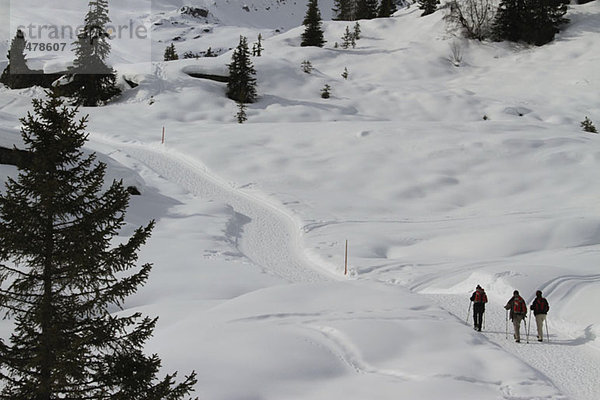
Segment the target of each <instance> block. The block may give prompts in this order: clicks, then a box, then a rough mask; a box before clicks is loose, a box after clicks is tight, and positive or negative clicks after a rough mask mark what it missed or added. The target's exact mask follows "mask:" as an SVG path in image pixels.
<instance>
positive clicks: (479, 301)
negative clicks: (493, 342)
mask: <svg viewBox="0 0 600 400" xmlns="http://www.w3.org/2000/svg"><path fill="white" fill-rule="evenodd" d="M471 301H472V302H473V323H474V328H473V329H475V330H476V331H479V332H481V322H482V321H483V313H484V312H485V303H487V296H486V294H485V290H483V288H482V287H481V286H479V285H477V288H476V289H475V292H473V294H472V295H471Z"/></svg>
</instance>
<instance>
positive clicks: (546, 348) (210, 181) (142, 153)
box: [89, 135, 600, 400]
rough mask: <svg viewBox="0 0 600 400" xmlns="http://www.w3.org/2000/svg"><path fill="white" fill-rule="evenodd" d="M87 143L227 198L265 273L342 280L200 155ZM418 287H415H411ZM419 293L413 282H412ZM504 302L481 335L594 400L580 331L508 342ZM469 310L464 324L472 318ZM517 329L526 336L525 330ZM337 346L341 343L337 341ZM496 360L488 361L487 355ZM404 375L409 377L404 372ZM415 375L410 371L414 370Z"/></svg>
mask: <svg viewBox="0 0 600 400" xmlns="http://www.w3.org/2000/svg"><path fill="white" fill-rule="evenodd" d="M89 144H90V147H92V148H94V147H96V146H100V147H104V146H107V147H109V148H111V149H115V150H114V151H117V152H121V153H122V155H124V156H126V157H131V158H132V159H133V160H136V161H138V162H140V163H142V164H144V165H145V166H146V167H148V168H149V169H151V170H152V171H154V172H155V173H156V174H158V175H160V176H162V177H163V178H164V179H166V180H168V181H171V182H173V183H176V184H178V185H180V186H181V187H183V188H184V189H185V190H187V191H189V192H190V193H191V194H193V195H196V196H199V197H202V198H206V199H210V200H213V201H218V202H221V203H223V204H227V205H229V206H230V207H232V209H233V210H234V212H235V218H234V219H235V220H237V221H238V222H236V221H233V222H232V223H234V224H237V225H236V227H233V228H229V227H228V229H234V230H239V232H236V236H238V235H239V237H240V241H239V243H237V247H238V249H239V251H240V252H241V253H242V254H243V255H244V256H245V257H247V258H248V259H249V260H251V261H252V262H253V263H254V264H256V265H257V266H258V267H260V268H262V269H263V270H264V271H265V272H266V273H270V274H273V275H276V276H279V277H281V278H283V279H285V280H287V281H288V282H292V283H293V282H323V281H329V280H332V279H340V278H341V276H340V275H336V274H334V273H333V272H332V273H328V271H326V270H325V269H319V270H316V269H315V267H314V265H315V260H310V259H309V258H308V256H307V254H306V253H305V250H304V247H303V240H302V230H301V226H300V224H299V223H298V222H297V221H296V220H295V219H294V216H293V215H291V214H290V213H289V212H288V211H287V210H286V209H285V207H283V206H280V205H277V204H275V203H274V202H272V200H270V199H268V198H266V197H260V196H259V195H255V194H251V193H248V192H247V191H245V190H241V189H239V188H236V187H234V186H232V185H231V184H230V183H228V182H226V181H224V180H222V179H221V178H218V177H216V176H214V175H212V174H211V173H210V172H209V171H208V170H207V168H206V167H205V166H204V165H202V164H201V163H200V162H199V161H198V160H195V159H193V158H190V157H188V156H185V155H184V154H181V153H179V152H176V151H171V150H169V149H165V148H164V147H162V146H157V145H151V144H144V143H137V142H121V141H117V140H115V139H111V138H107V137H103V136H98V135H94V136H93V137H92V138H91V139H90V143H89ZM414 289H417V288H413V290H414ZM417 292H418V289H417ZM423 295H424V296H427V297H429V298H431V299H432V301H434V302H435V303H438V304H439V305H440V306H441V307H442V308H443V309H445V310H446V311H448V312H449V313H450V314H452V315H454V316H456V318H457V319H459V320H461V321H462V322H463V323H464V322H465V316H466V310H467V305H468V297H467V296H465V297H462V296H458V295H448V294H435V293H433V294H432V293H427V294H423ZM502 306H503V304H502V305H501V304H494V303H493V302H492V303H491V304H488V307H487V308H486V314H485V315H486V326H485V329H484V332H482V335H484V336H485V337H486V338H487V339H488V340H489V341H490V342H491V343H494V344H495V345H498V346H500V347H501V348H503V349H504V350H505V351H507V352H508V353H511V354H513V355H514V356H516V357H518V358H519V359H521V360H522V361H524V362H525V363H527V364H528V365H530V366H531V367H532V368H534V369H535V370H537V371H538V372H539V373H540V374H541V375H543V376H545V377H546V378H548V379H549V380H550V381H552V382H553V383H554V384H555V385H556V387H557V388H558V389H559V390H561V391H562V392H563V393H565V394H566V395H567V396H568V397H569V398H570V399H573V400H591V399H595V398H596V395H597V394H598V393H600V379H598V371H597V366H598V365H600V352H599V351H598V350H597V349H596V348H593V347H592V346H590V345H587V344H586V343H587V342H588V341H589V338H588V337H586V333H585V332H584V333H583V336H581V337H578V338H573V337H568V336H567V335H566V334H564V333H562V332H559V331H555V330H554V329H553V327H552V316H551V314H550V315H549V317H548V318H549V326H550V342H543V343H539V342H537V340H535V333H533V332H534V331H535V327H532V335H531V336H530V341H529V342H530V343H529V344H527V343H525V340H523V342H522V343H520V344H518V343H514V341H513V339H512V324H510V322H509V324H508V339H507V334H506V323H505V322H506V321H505V310H504V308H503V307H502ZM470 318H471V316H469V320H468V322H467V324H469V325H471V319H470ZM319 331H320V333H321V334H323V335H325V336H326V337H328V338H330V339H332V341H333V342H335V343H338V344H339V343H340V340H338V339H339V338H338V337H337V334H336V332H334V331H331V330H330V329H329V328H320V329H319ZM522 335H523V337H525V334H524V331H523V330H522ZM342 347H343V346H342ZM342 350H343V351H341V352H342V353H343V354H345V355H346V357H344V358H347V362H348V363H349V364H350V365H351V366H353V367H354V368H356V369H358V370H364V371H366V372H369V373H381V374H384V375H389V376H394V377H400V376H397V374H396V373H393V371H392V372H390V371H378V370H374V369H373V368H371V367H370V366H368V365H363V363H362V362H360V358H358V357H357V356H355V355H353V353H352V352H351V351H349V350H344V349H342ZM490 362H494V360H490ZM402 378H407V376H402ZM413 378H414V377H413Z"/></svg>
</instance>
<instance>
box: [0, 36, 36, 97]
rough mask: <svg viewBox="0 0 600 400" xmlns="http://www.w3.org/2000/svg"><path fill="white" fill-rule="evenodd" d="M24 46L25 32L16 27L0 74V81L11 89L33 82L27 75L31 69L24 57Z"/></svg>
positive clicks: (31, 84)
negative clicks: (6, 62) (6, 59)
mask: <svg viewBox="0 0 600 400" xmlns="http://www.w3.org/2000/svg"><path fill="white" fill-rule="evenodd" d="M26 46H27V41H26V40H25V34H24V33H23V31H22V30H20V29H18V30H17V33H16V35H15V37H14V38H13V40H12V42H11V43H10V48H9V50H8V54H7V55H6V58H8V65H7V66H6V68H5V69H4V71H2V75H1V76H0V83H4V84H5V85H7V86H8V87H9V88H11V89H22V88H25V87H30V86H33V85H34V84H35V82H34V79H33V77H31V76H28V75H29V74H31V73H32V72H33V71H31V70H30V69H29V67H28V66H27V60H26V59H25V48H26Z"/></svg>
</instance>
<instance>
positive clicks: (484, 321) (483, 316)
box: [483, 311, 485, 330]
mask: <svg viewBox="0 0 600 400" xmlns="http://www.w3.org/2000/svg"><path fill="white" fill-rule="evenodd" d="M483 330H485V311H484V312H483Z"/></svg>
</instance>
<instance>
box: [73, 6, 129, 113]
mask: <svg viewBox="0 0 600 400" xmlns="http://www.w3.org/2000/svg"><path fill="white" fill-rule="evenodd" d="M109 22H110V18H109V17H108V0H91V1H90V3H89V10H88V13H87V14H86V16H85V21H84V27H83V29H82V31H81V32H80V33H79V34H78V35H77V41H76V42H75V43H74V44H75V50H74V51H75V61H74V63H73V64H74V65H73V67H72V68H71V71H70V72H71V73H72V74H73V75H74V81H73V84H72V87H73V90H72V91H71V92H70V93H69V94H70V95H71V96H72V97H73V99H74V104H76V105H83V106H98V105H102V104H104V103H106V102H107V101H108V100H110V99H111V98H113V97H115V96H117V95H119V94H120V93H121V90H120V89H119V88H118V87H117V85H116V73H115V71H114V70H113V69H112V68H111V67H109V66H108V65H106V62H105V61H106V58H107V57H108V55H109V53H110V44H109V43H108V37H109V34H108V33H107V31H106V25H107V24H108V23H109Z"/></svg>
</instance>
